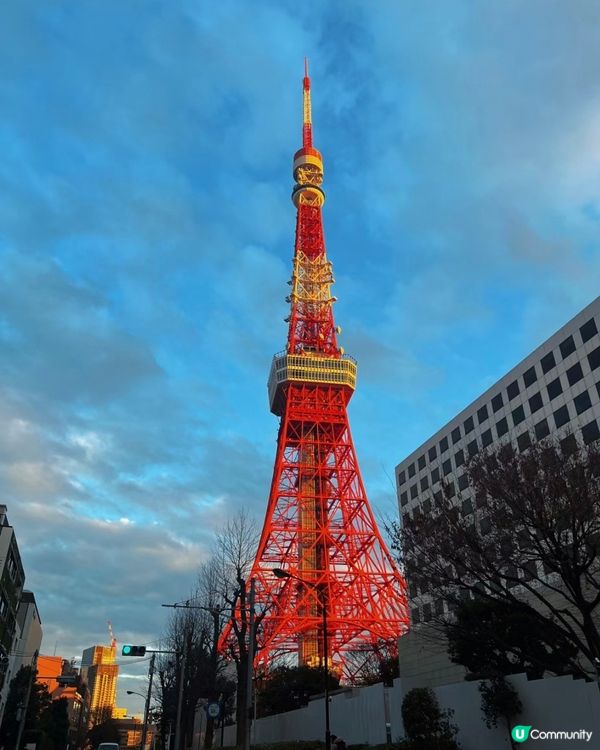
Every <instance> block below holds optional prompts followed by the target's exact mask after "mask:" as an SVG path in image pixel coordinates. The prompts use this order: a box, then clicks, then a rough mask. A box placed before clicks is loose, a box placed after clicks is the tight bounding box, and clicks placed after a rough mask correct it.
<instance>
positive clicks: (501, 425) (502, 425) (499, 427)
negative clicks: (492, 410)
mask: <svg viewBox="0 0 600 750" xmlns="http://www.w3.org/2000/svg"><path fill="white" fill-rule="evenodd" d="M496 432H497V433H498V437H502V435H506V433H507V432H508V422H507V421H506V417H502V419H501V420H500V421H499V422H496Z"/></svg>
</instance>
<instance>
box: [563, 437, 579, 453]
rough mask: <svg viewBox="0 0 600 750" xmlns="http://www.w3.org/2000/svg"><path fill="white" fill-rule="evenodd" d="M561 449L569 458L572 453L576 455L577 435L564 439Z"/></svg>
mask: <svg viewBox="0 0 600 750" xmlns="http://www.w3.org/2000/svg"><path fill="white" fill-rule="evenodd" d="M560 448H561V450H562V452H563V453H564V454H565V455H567V456H570V455H571V453H575V451H576V450H577V440H576V439H575V435H567V437H566V438H563V439H562V440H561V441H560Z"/></svg>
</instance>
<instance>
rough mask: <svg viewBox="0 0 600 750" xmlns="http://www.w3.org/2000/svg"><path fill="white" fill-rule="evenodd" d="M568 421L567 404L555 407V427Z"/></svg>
mask: <svg viewBox="0 0 600 750" xmlns="http://www.w3.org/2000/svg"><path fill="white" fill-rule="evenodd" d="M568 421H569V410H568V408H567V406H566V405H565V406H561V407H560V409H557V410H556V411H555V412H554V424H555V425H556V426H557V427H562V426H563V425H564V424H567V422H568Z"/></svg>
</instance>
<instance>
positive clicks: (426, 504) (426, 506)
mask: <svg viewBox="0 0 600 750" xmlns="http://www.w3.org/2000/svg"><path fill="white" fill-rule="evenodd" d="M423 513H431V500H429V499H428V500H425V502H424V503H423Z"/></svg>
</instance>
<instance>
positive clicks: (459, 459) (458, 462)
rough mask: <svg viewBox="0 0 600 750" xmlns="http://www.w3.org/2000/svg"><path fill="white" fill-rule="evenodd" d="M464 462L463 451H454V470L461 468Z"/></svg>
mask: <svg viewBox="0 0 600 750" xmlns="http://www.w3.org/2000/svg"><path fill="white" fill-rule="evenodd" d="M464 462H465V454H464V451H462V450H459V451H456V453H455V454H454V464H455V466H456V468H457V469H458V467H459V466H462V465H463V464H464Z"/></svg>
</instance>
